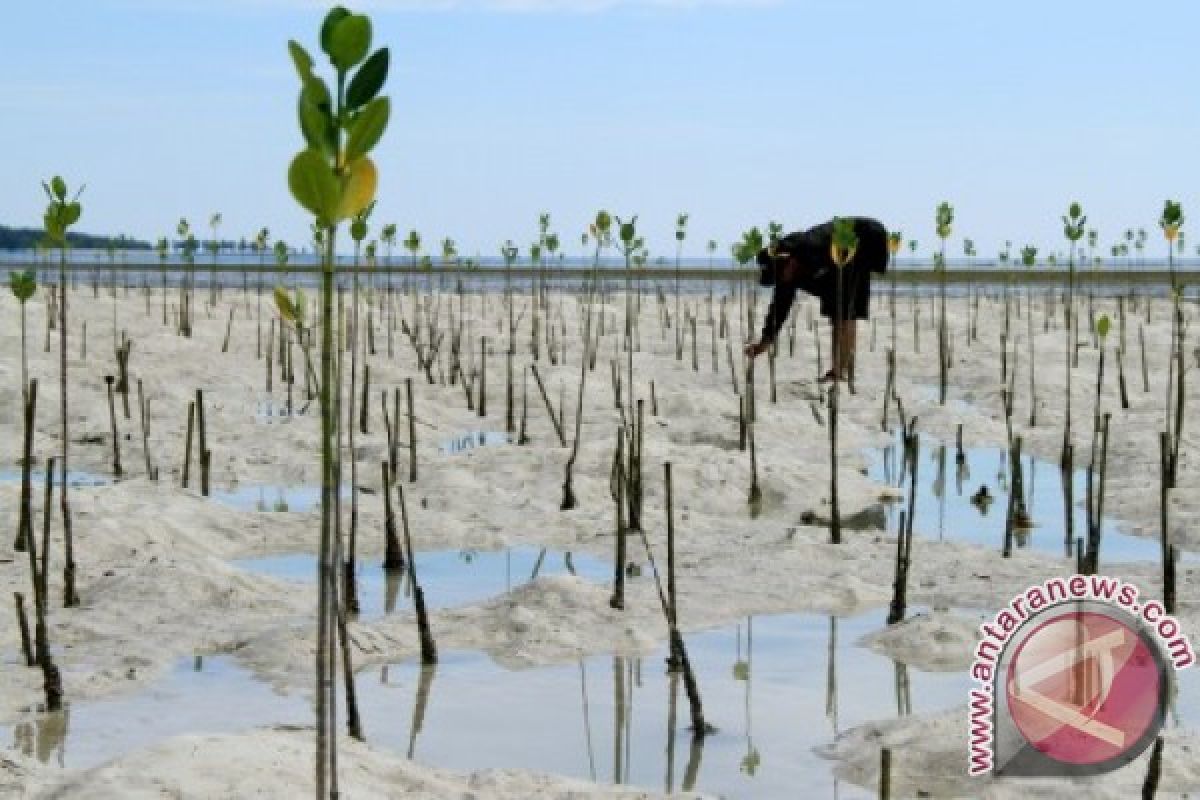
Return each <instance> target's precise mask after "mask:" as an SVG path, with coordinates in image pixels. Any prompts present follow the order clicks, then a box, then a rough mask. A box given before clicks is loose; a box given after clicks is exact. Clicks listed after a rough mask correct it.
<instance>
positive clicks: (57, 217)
mask: <svg viewBox="0 0 1200 800" xmlns="http://www.w3.org/2000/svg"><path fill="white" fill-rule="evenodd" d="M42 188H43V189H44V190H45V191H46V196H47V197H48V198H49V199H50V204H49V205H48V206H47V207H46V213H45V215H44V217H43V222H44V225H45V228H46V238H47V239H48V240H49V241H50V244H51V245H52V246H54V247H57V248H58V292H59V302H58V331H59V335H58V346H59V349H58V381H59V384H58V387H59V400H60V405H59V411H60V414H61V425H62V438H61V442H62V462H61V463H60V465H59V470H60V475H61V478H62V480H61V483H62V491H60V492H59V504H60V508H61V510H62V517H63V546H64V553H65V557H66V564H65V566H64V568H63V583H64V585H63V605H65V606H67V607H68V608H70V607H72V606H75V605H78V604H79V597H78V595H76V593H75V551H74V542H73V537H72V530H71V506H70V502H69V501H68V499H67V487H68V483H67V457H68V443H69V442H70V441H71V438H70V436H69V435H68V431H67V419H68V417H67V229H68V228H70V227H71V226H72V225H74V224H75V223H76V222H78V221H79V217H80V215H81V214H82V213H83V207H82V206H80V205H79V195H80V194H82V193H83V188H82V187H80V189H79V191H77V192H76V193H75V196H74V198H72V199H71V200H68V199H67V184H66V183H65V182H64V181H63V179H62V178H60V177H59V176H57V175H55V176H54V178H53V179H51V181H50V183H49V184H46V183H43V184H42Z"/></svg>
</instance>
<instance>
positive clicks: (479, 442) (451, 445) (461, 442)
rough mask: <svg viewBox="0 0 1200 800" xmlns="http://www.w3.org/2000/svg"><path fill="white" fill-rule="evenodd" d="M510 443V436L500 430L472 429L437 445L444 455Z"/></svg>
mask: <svg viewBox="0 0 1200 800" xmlns="http://www.w3.org/2000/svg"><path fill="white" fill-rule="evenodd" d="M505 444H512V436H511V435H510V434H507V433H503V432H500V431H473V432H471V433H465V434H462V435H461V436H456V437H454V438H453V439H447V440H445V441H444V442H442V443H441V445H439V446H438V452H439V453H441V454H442V455H444V456H452V455H458V454H459V453H466V452H468V451H470V450H474V449H476V448H478V447H489V446H496V445H505Z"/></svg>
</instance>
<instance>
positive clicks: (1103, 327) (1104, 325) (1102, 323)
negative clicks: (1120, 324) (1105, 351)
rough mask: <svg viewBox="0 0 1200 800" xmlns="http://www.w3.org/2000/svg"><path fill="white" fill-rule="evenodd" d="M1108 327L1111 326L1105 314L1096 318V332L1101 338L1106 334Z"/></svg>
mask: <svg viewBox="0 0 1200 800" xmlns="http://www.w3.org/2000/svg"><path fill="white" fill-rule="evenodd" d="M1110 327H1112V323H1111V322H1110V321H1109V319H1108V315H1107V314H1105V315H1104V316H1102V317H1100V319H1098V320H1096V333H1097V334H1099V335H1100V338H1101V339H1103V338H1104V337H1106V336H1108V330H1109V328H1110Z"/></svg>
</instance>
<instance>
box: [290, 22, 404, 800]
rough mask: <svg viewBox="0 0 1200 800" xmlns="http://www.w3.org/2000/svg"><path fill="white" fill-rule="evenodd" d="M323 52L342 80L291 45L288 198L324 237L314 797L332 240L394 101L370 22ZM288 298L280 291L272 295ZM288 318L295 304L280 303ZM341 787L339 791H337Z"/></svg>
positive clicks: (324, 605)
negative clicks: (296, 90) (296, 87)
mask: <svg viewBox="0 0 1200 800" xmlns="http://www.w3.org/2000/svg"><path fill="white" fill-rule="evenodd" d="M320 45H321V50H322V51H323V52H324V53H325V54H326V55H327V56H328V57H329V61H330V63H331V65H332V67H333V70H334V73H335V78H336V84H335V91H334V92H333V93H331V92H330V90H329V87H328V85H327V84H326V82H325V81H324V79H322V78H321V77H320V76H319V75H318V74H317V73H316V72H315V70H314V66H315V64H314V61H313V58H312V56H310V55H309V54H308V51H307V50H305V49H304V48H303V47H302V46H301V45H300V44H299V43H297V42H296V41H294V40H292V41H289V42H288V49H289V51H290V53H291V57H292V61H293V63H294V65H295V67H296V71H297V73H298V74H299V77H300V82H301V84H302V89H301V91H300V99H299V119H300V129H301V133H302V134H303V137H304V141H305V148H304V149H303V150H301V151H300V152H299V153H298V154H297V155H296V156H295V157H294V158H293V159H292V162H291V165H290V166H289V168H288V187H289V189H290V190H291V193H292V196H293V197H294V198H295V200H296V201H297V203H299V204H300V206H302V207H303V208H304V209H305V210H306V211H307V212H308V213H309V214H311V215H312V217H313V219H314V220H315V225H316V227H317V228H318V229H319V230H321V231H322V232H323V234H324V237H323V246H324V252H323V253H322V254H321V282H320V307H321V331H320V332H321V372H320V409H321V438H320V441H321V536H320V553H319V559H318V587H319V588H318V607H317V647H316V717H317V746H316V763H315V772H316V796H317V797H318V798H321V799H322V800H323V798H325V797H326V796H327V795H328V794H329V793H330V788H329V787H330V785H329V783H328V780H329V779H330V778H332V782H333V784H332V785H333V787H336V783H337V776H336V773H334V774H333V775H332V776H330V775H329V770H330V767H331V764H335V763H336V761H333V760H332V759H334V758H335V756H334V748H335V743H334V741H331V739H332V738H333V736H334V735H335V727H334V719H333V716H334V715H333V713H332V711H331V708H332V706H331V703H330V701H331V699H332V697H333V691H334V687H333V681H332V678H331V676H330V669H329V668H330V666H331V664H332V663H333V662H332V660H331V658H330V654H331V653H332V652H333V646H334V637H335V633H334V631H335V630H336V625H335V624H334V623H335V621H336V619H337V613H336V607H337V590H336V589H337V587H336V573H335V571H334V569H333V557H334V544H335V543H334V526H333V512H334V505H335V503H334V501H335V497H334V493H335V492H336V490H337V487H336V486H335V484H334V480H335V475H336V474H337V473H336V463H335V452H334V448H335V441H336V438H335V430H336V428H335V425H336V422H337V420H336V419H335V416H334V415H335V413H336V406H335V405H334V402H333V358H334V355H335V354H334V352H333V351H334V342H333V329H334V314H333V300H334V276H335V273H336V263H335V253H336V249H335V245H336V238H337V229H338V225H339V223H340V222H342V221H343V220H347V219H350V218H352V217H354V216H355V215H356V214H358V213H359V212H361V211H362V210H363V209H365V208H367V207H368V206H369V205H370V204H371V201H372V200H373V199H374V197H375V189H376V183H377V172H376V169H375V164H374V162H373V161H371V159H370V156H369V153H370V152H371V150H372V149H373V148H374V147H375V146H376V145H377V144H378V143H379V141H380V139H381V138H382V136H383V133H384V130H385V129H386V128H387V123H388V117H389V115H390V111H391V106H390V103H389V101H388V98H387V97H385V96H380V95H379V92H380V90H381V89H382V88H383V84H384V81H385V80H386V78H387V72H388V50H387V48H381V49H378V50H376V51H375V52H374V53H370V48H371V21H370V19H369V18H367V17H366V16H365V15H362V14H354V13H351V12H349V11H347V10H346V9H345V8H342V7H341V6H337V7H335V8H333V9H332V10H331V11H330V12H329V13H328V15H326V17H325V19H324V22H323V23H322V25H321V31H320ZM281 295H282V296H284V297H286V295H284V294H283V293H282V292H277V293H276V297H277V298H278V297H280V296H281ZM280 313H281V314H282V315H283V316H284V317H285V318H287V317H288V315H289V313H291V314H294V313H295V307H294V306H293V307H291V308H289V307H288V305H287V304H286V303H285V304H282V305H281V307H280ZM332 791H333V792H334V793H335V794H336V788H333V790H332Z"/></svg>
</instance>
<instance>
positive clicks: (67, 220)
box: [62, 202, 83, 228]
mask: <svg viewBox="0 0 1200 800" xmlns="http://www.w3.org/2000/svg"><path fill="white" fill-rule="evenodd" d="M82 213H83V207H82V206H80V205H79V203H77V202H76V203H67V204H66V205H65V206H64V207H63V214H62V221H63V227H64V228H69V227H71V226H72V225H74V224H75V223H76V222H78V221H79V216H80V215H81V214H82Z"/></svg>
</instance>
